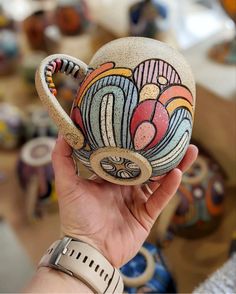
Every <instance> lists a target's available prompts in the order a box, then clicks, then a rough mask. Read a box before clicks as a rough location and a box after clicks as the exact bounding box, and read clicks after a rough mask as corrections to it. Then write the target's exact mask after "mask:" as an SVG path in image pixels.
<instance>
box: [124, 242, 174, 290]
mask: <svg viewBox="0 0 236 294" xmlns="http://www.w3.org/2000/svg"><path fill="white" fill-rule="evenodd" d="M120 271H121V274H122V279H123V281H124V286H125V287H124V291H125V293H176V285H175V282H174V280H173V277H172V275H171V273H170V272H169V270H168V267H167V265H166V263H165V258H164V256H163V255H162V252H161V251H160V249H159V248H158V247H156V246H154V245H153V244H151V243H147V242H145V243H144V244H143V246H142V247H141V248H140V250H139V252H138V254H137V255H136V256H135V257H133V258H132V259H131V260H130V261H129V262H128V263H127V264H125V265H124V266H122V267H121V269H120Z"/></svg>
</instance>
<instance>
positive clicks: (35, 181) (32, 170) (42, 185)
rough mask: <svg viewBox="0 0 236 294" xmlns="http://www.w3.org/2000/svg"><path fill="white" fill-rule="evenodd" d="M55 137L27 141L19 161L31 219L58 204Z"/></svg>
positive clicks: (18, 170)
mask: <svg viewBox="0 0 236 294" xmlns="http://www.w3.org/2000/svg"><path fill="white" fill-rule="evenodd" d="M54 145H55V139H53V138H50V137H40V138H36V139H32V140H29V141H28V142H27V143H25V144H24V145H23V147H22V149H21V152H20V158H19V160H18V163H17V175H18V179H19V183H20V186H21V187H22V189H23V190H24V192H25V201H26V203H25V204H26V213H27V217H28V218H29V219H31V218H32V217H34V216H41V215H42V214H43V212H44V210H45V209H46V207H47V208H49V207H50V206H53V205H56V203H57V202H56V200H57V199H56V193H55V185H54V172H53V167H52V162H51V153H52V150H53V147H54Z"/></svg>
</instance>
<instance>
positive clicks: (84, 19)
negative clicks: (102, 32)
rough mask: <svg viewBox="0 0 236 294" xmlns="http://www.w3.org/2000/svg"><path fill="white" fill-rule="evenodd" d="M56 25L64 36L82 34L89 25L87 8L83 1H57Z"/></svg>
mask: <svg viewBox="0 0 236 294" xmlns="http://www.w3.org/2000/svg"><path fill="white" fill-rule="evenodd" d="M55 19H56V23H57V25H58V27H59V29H60V31H61V32H62V33H63V34H64V35H76V34H79V33H83V32H84V30H85V29H86V28H87V26H88V24H89V16H88V7H87V4H86V1H83V0H66V1H65V0H59V1H58V6H57V9H56V15H55Z"/></svg>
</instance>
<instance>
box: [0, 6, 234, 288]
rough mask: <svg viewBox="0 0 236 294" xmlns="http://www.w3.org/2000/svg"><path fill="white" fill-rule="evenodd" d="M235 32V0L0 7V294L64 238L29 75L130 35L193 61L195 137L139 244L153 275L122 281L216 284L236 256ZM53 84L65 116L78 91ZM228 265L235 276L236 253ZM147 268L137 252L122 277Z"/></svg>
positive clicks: (46, 123)
mask: <svg viewBox="0 0 236 294" xmlns="http://www.w3.org/2000/svg"><path fill="white" fill-rule="evenodd" d="M235 26H236V2H235V1H233V0H175V1H173V0H165V1H164V0H142V1H137V0H119V1H115V0H99V1H98V0H84V1H82V0H58V1H56V0H11V1H9V0H0V248H1V250H0V292H1V293H3V292H9V293H11V292H19V291H20V290H21V289H22V287H23V286H24V285H25V284H26V283H27V281H29V280H30V278H31V277H32V275H33V273H34V272H35V270H36V266H37V264H38V261H39V259H40V257H41V256H42V254H43V253H44V252H45V250H46V249H47V247H48V246H49V245H50V244H51V243H52V242H53V241H55V240H56V239H58V238H59V236H60V224H59V215H58V207H57V195H56V193H55V187H54V176H53V170H52V166H51V160H50V154H51V150H52V148H53V145H54V143H55V138H56V137H57V129H56V127H55V125H54V124H53V122H52V121H51V120H50V118H49V117H48V115H47V112H46V111H45V109H44V108H43V107H42V105H41V103H40V101H39V98H38V96H37V93H36V90H35V85H34V74H35V70H36V68H37V66H38V65H39V63H40V61H41V60H42V59H43V58H44V57H46V56H47V55H49V54H53V53H65V54H69V55H71V56H74V57H77V58H79V59H81V60H82V61H84V62H85V63H89V61H90V59H91V57H92V56H93V54H94V53H95V52H96V51H97V50H98V48H100V47H101V46H102V45H104V44H105V43H107V42H109V41H111V40H113V39H116V38H120V37H125V36H145V37H149V38H154V39H157V40H160V41H163V42H166V43H168V44H169V45H171V46H172V47H174V48H176V49H178V50H179V51H181V52H182V54H183V55H184V56H185V58H186V59H187V61H188V62H189V64H190V65H191V67H192V70H193V73H194V76H195V79H196V84H197V105H196V113H195V121H194V129H193V142H194V143H195V144H196V145H197V146H198V147H199V149H200V155H199V158H198V160H197V161H196V163H195V164H194V166H193V167H192V168H191V169H190V170H188V172H187V173H186V174H185V176H184V177H183V181H182V183H181V186H180V188H179V190H178V192H177V194H176V195H175V197H174V198H173V200H172V201H171V203H170V204H169V205H168V207H167V208H166V209H165V210H164V211H163V213H162V214H161V216H160V217H159V218H158V221H157V222H156V224H155V225H154V227H153V230H152V232H151V234H150V236H149V238H148V240H147V242H148V243H145V245H144V247H145V248H146V249H145V250H146V251H148V252H149V253H150V254H152V255H153V256H154V261H155V264H156V267H155V270H154V271H153V277H152V279H151V280H150V281H145V283H143V284H140V283H139V282H138V281H137V285H136V286H135V287H134V286H132V287H131V286H130V285H128V284H127V285H126V292H129V293H135V292H137V291H142V292H143V293H150V292H153V293H181V292H182V293H183V292H192V291H194V289H195V291H196V293H198V290H196V289H197V287H199V285H200V284H201V283H205V284H204V285H208V286H207V287H211V281H209V280H208V277H209V276H210V275H213V276H214V272H215V271H216V270H218V269H221V268H222V266H224V264H225V262H229V261H230V260H232V258H233V254H234V251H235V250H236V248H235V247H236V246H235V239H236V37H235V36H236V27H235ZM56 87H57V91H58V99H59V102H60V103H61V105H62V106H63V108H64V109H65V110H66V111H67V112H68V113H69V111H70V108H71V106H72V102H73V99H74V98H75V97H76V92H77V89H78V85H77V84H76V82H75V81H74V80H71V79H70V78H68V77H67V76H63V75H60V76H57V78H56ZM80 169H81V170H80V172H81V174H83V175H84V176H87V175H88V171H86V169H85V168H84V167H82V166H81V167H80ZM232 264H233V265H234V269H235V268H236V262H235V258H234V263H232ZM146 266H147V264H146V262H145V258H144V257H143V256H142V254H141V253H140V254H139V255H138V256H136V257H135V258H134V260H133V263H132V264H131V265H130V264H127V265H126V266H125V267H124V268H123V269H122V272H123V274H124V275H128V276H130V277H138V276H139V275H140V274H142V272H143V271H144V270H145V267H146ZM230 266H231V264H230ZM227 272H228V273H229V272H231V270H230V269H228V270H227ZM226 275H227V274H226ZM235 276H236V275H235ZM235 276H234V278H235ZM228 278H229V280H230V279H231V278H230V277H228ZM230 281H231V282H232V280H230ZM218 282H219V283H221V281H219V279H218ZM234 282H235V281H234ZM232 283H233V282H232ZM232 285H233V284H232ZM223 286H224V283H223V282H222V287H223ZM234 286H235V287H234V290H235V289H236V282H235V284H234ZM203 287H204V286H203ZM219 287H221V286H219ZM138 289H139V290H138ZM209 289H211V288H209ZM217 289H218V288H217ZM234 292H235V291H234ZM205 293H206V292H205ZM208 293H209V292H208ZM212 293H213V292H212ZM214 293H220V292H219V291H218V292H217V291H216V292H214ZM226 293H231V292H229V291H228V292H226ZM232 293H233V292H232Z"/></svg>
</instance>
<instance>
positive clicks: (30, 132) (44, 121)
mask: <svg viewBox="0 0 236 294" xmlns="http://www.w3.org/2000/svg"><path fill="white" fill-rule="evenodd" d="M26 114H27V116H26V124H25V138H26V139H27V140H29V139H32V138H37V137H57V135H58V131H57V127H56V125H55V124H54V123H53V121H52V120H51V118H50V117H49V115H48V112H47V111H46V110H45V109H44V108H43V107H41V106H35V105H32V106H30V107H28V108H27V110H26Z"/></svg>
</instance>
